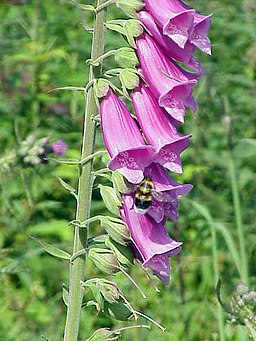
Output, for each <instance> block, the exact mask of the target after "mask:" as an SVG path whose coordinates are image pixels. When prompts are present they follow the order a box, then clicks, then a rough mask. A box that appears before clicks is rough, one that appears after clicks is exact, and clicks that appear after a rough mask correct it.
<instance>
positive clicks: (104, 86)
mask: <svg viewBox="0 0 256 341" xmlns="http://www.w3.org/2000/svg"><path fill="white" fill-rule="evenodd" d="M94 90H95V93H96V96H97V97H98V98H102V97H104V96H106V94H107V93H108V90H109V83H108V81H107V80H106V79H104V78H99V79H98V81H97V83H96V84H95V87H94Z"/></svg>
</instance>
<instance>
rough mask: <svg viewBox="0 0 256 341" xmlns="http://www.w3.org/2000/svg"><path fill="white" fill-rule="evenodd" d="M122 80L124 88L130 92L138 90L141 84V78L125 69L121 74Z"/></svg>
mask: <svg viewBox="0 0 256 341" xmlns="http://www.w3.org/2000/svg"><path fill="white" fill-rule="evenodd" d="M120 79H121V81H122V83H123V84H124V86H125V87H126V88H127V89H130V90H132V89H135V88H137V87H138V86H139V83H140V78H139V76H138V75H137V74H136V73H135V72H133V71H131V70H129V69H124V70H123V71H122V73H121V74H120Z"/></svg>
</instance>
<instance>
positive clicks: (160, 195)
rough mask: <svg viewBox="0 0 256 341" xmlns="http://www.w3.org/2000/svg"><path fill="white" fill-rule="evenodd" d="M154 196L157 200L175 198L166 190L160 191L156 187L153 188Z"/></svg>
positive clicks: (171, 199)
mask: <svg viewBox="0 0 256 341" xmlns="http://www.w3.org/2000/svg"><path fill="white" fill-rule="evenodd" d="M152 196H153V198H154V199H155V200H157V201H160V202H164V201H169V202H170V201H173V200H175V199H174V198H173V197H172V196H171V195H169V194H167V193H165V192H159V191H156V190H155V189H152Z"/></svg>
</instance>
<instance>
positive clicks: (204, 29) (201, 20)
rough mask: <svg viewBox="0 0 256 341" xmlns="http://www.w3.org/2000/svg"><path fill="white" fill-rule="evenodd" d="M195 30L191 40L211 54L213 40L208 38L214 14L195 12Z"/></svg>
mask: <svg viewBox="0 0 256 341" xmlns="http://www.w3.org/2000/svg"><path fill="white" fill-rule="evenodd" d="M193 16H194V24H193V31H192V34H191V38H190V42H191V43H192V44H194V45H195V46H196V47H198V48H199V49H200V50H201V51H203V52H204V53H207V54H209V55H211V42H210V39H209V38H208V36H207V35H208V32H209V30H210V27H211V17H212V15H211V14H210V15H207V16H205V15H202V14H199V13H194V14H193Z"/></svg>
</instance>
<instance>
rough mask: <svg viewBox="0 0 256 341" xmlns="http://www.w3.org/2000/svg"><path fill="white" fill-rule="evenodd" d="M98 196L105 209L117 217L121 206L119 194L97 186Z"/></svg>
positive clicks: (108, 188)
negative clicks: (98, 189)
mask: <svg viewBox="0 0 256 341" xmlns="http://www.w3.org/2000/svg"><path fill="white" fill-rule="evenodd" d="M99 188H100V194H101V196H102V199H103V201H104V204H105V205H106V207H107V209H108V210H109V211H110V212H111V213H113V214H114V215H117V216H119V207H120V206H121V205H122V203H121V198H120V195H119V193H118V192H117V191H116V190H115V189H114V188H112V187H108V186H102V185H99Z"/></svg>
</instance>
